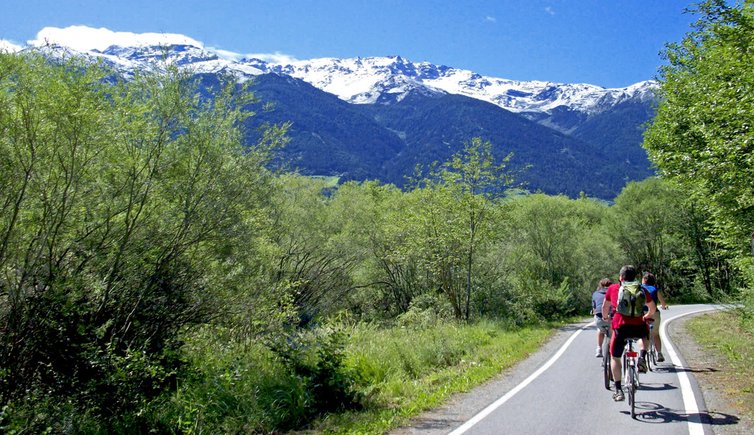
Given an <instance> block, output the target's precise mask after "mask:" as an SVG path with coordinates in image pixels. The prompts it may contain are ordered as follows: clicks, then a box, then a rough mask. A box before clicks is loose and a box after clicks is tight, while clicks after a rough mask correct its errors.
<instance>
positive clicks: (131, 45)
mask: <svg viewBox="0 0 754 435" xmlns="http://www.w3.org/2000/svg"><path fill="white" fill-rule="evenodd" d="M43 32H44V33H43ZM43 32H40V33H43V35H41V36H38V38H37V39H36V40H34V41H30V42H31V45H34V46H38V47H39V46H43V45H49V44H57V45H62V46H66V47H68V48H70V49H73V50H76V51H79V52H82V53H83V54H86V55H89V56H93V57H96V58H102V59H103V60H105V61H107V62H108V63H111V64H112V65H114V66H116V67H118V68H120V69H123V70H136V69H144V68H149V67H154V66H156V65H159V64H160V63H161V62H165V63H168V64H176V65H180V66H183V67H187V68H191V69H192V70H193V71H195V72H198V73H216V72H219V71H222V70H225V71H230V72H233V73H234V74H236V75H237V76H238V77H239V79H240V80H246V79H248V78H250V77H253V76H255V75H259V74H264V73H270V72H274V73H278V74H284V75H289V76H292V77H295V78H299V79H302V80H304V81H306V82H308V83H310V84H311V85H313V86H314V87H316V88H318V89H321V90H323V91H325V92H328V93H331V94H334V95H336V96H338V97H339V98H341V99H342V100H344V101H347V102H349V103H354V104H374V103H379V102H391V101H392V102H394V101H400V100H401V99H403V98H404V97H405V95H406V93H408V92H411V91H421V92H424V93H439V92H445V93H449V94H456V95H464V96H467V97H471V98H475V99H478V100H482V101H487V102H489V103H492V104H495V105H497V106H499V107H502V108H504V109H506V110H509V111H512V112H516V113H524V114H550V113H552V111H553V110H555V109H557V108H561V109H562V108H567V109H569V110H572V111H577V112H580V113H584V114H587V115H592V114H596V113H601V112H603V111H605V110H607V109H610V108H611V107H614V106H615V105H617V104H620V103H622V102H624V101H628V100H638V101H646V100H648V99H651V98H652V97H653V95H652V91H653V89H654V88H655V86H656V85H655V83H654V82H652V81H643V82H639V83H636V84H633V85H631V86H628V87H625V88H613V89H606V88H603V87H600V86H596V85H591V84H568V83H553V82H546V81H515V80H508V79H505V78H497V77H489V76H482V75H480V74H477V73H475V72H473V71H469V70H465V69H460V68H456V67H450V66H444V65H434V64H432V63H429V62H412V61H410V60H408V59H405V58H403V57H401V56H387V57H364V58H361V57H357V58H349V59H337V58H320V59H311V60H301V61H294V62H289V63H279V62H275V63H273V62H268V61H265V60H261V59H257V58H250V57H242V56H240V55H236V54H233V53H227V52H223V51H222V50H215V49H212V48H206V47H204V46H203V44H202V43H201V42H199V41H196V40H194V39H192V38H190V37H187V36H184V35H176V34H152V33H145V34H131V33H127V32H111V31H109V30H107V29H93V28H88V27H85V26H73V27H70V28H67V29H57V28H46V29H44V31H43ZM72 35H75V36H76V37H75V38H74V37H73V36H72Z"/></svg>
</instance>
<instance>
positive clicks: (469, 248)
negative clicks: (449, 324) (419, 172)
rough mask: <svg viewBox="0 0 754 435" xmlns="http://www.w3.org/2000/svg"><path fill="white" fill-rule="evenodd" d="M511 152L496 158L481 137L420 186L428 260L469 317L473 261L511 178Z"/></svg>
mask: <svg viewBox="0 0 754 435" xmlns="http://www.w3.org/2000/svg"><path fill="white" fill-rule="evenodd" d="M511 157H512V155H510V154H509V155H508V156H506V157H505V158H503V159H500V160H498V163H496V161H495V157H494V156H493V155H492V144H491V143H490V142H489V141H483V140H482V139H480V138H473V139H472V140H471V141H469V142H467V143H466V145H465V146H464V149H463V150H462V151H461V152H459V153H457V154H455V155H453V156H452V157H451V159H450V160H449V161H447V162H445V163H443V164H442V165H440V166H439V167H437V168H434V169H432V170H431V171H430V174H429V176H428V177H427V178H425V179H423V180H422V183H423V185H424V187H423V188H421V189H419V190H418V191H417V193H418V195H419V197H420V200H419V206H418V207H417V208H416V209H415V210H416V214H415V215H414V219H413V220H414V222H416V224H417V225H418V226H419V227H420V228H422V229H423V230H422V231H423V238H422V240H423V241H424V242H425V243H426V244H425V245H424V249H426V256H425V258H426V261H427V262H428V264H427V265H428V267H429V269H430V270H432V272H433V274H434V276H435V277H436V279H437V282H438V284H439V288H440V289H441V290H442V292H443V293H445V294H446V295H447V296H448V297H449V298H450V301H451V303H452V304H453V308H454V310H455V314H456V316H457V317H459V318H464V319H466V320H468V319H469V316H470V303H471V294H472V288H473V285H474V266H475V262H476V258H477V255H478V250H479V249H480V247H481V246H483V245H484V244H486V243H488V242H489V236H490V230H491V228H492V225H491V224H492V222H493V218H494V216H493V211H494V210H495V208H494V206H493V199H494V198H495V197H496V196H499V195H502V193H503V192H504V189H505V188H506V187H507V186H509V185H510V184H512V182H513V175H512V173H511V172H509V171H507V170H506V165H507V163H508V162H509V160H510V159H511Z"/></svg>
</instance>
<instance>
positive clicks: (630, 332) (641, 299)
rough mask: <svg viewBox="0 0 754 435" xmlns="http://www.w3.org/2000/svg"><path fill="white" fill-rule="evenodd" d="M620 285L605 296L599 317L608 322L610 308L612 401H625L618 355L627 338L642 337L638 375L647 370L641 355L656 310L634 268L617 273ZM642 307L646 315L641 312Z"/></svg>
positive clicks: (609, 288)
mask: <svg viewBox="0 0 754 435" xmlns="http://www.w3.org/2000/svg"><path fill="white" fill-rule="evenodd" d="M619 278H620V282H619V283H615V284H612V285H611V286H610V287H608V289H607V292H606V293H605V302H604V303H603V304H602V317H603V318H605V319H607V318H608V317H609V315H610V308H611V307H612V309H613V315H612V324H611V326H612V328H613V336H612V339H611V340H610V356H611V357H612V358H611V359H610V366H611V369H612V371H613V379H614V380H615V393H614V394H613V400H615V401H616V402H618V401H621V400H624V399H625V396H624V394H623V389H622V386H621V356H622V355H623V348H624V346H625V343H626V340H627V339H629V338H641V340H642V343H643V347H642V351H641V357H640V358H639V362H638V368H639V372H646V371H647V364H646V362H645V360H644V355H645V354H646V352H647V351H646V349H647V339H648V338H649V327H648V326H647V323H646V322H647V320H648V319H651V318H652V317H653V316H654V313H655V311H656V310H657V307H656V305H655V302H654V300H652V296H651V295H650V294H649V292H648V291H647V290H646V289H645V288H644V287H642V285H641V282H640V281H638V280H637V278H638V277H637V271H636V268H635V267H634V266H630V265H626V266H623V267H622V268H621V270H620V277H619ZM644 305H646V306H647V307H648V309H649V310H648V312H647V313H646V314H645V313H644Z"/></svg>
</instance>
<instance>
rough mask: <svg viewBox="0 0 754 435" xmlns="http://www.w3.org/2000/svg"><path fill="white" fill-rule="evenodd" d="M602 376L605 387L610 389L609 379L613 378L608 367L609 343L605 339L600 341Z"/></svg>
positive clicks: (611, 371)
mask: <svg viewBox="0 0 754 435" xmlns="http://www.w3.org/2000/svg"><path fill="white" fill-rule="evenodd" d="M602 377H603V379H604V381H605V389H606V390H609V389H610V381H612V380H613V370H612V369H611V368H610V345H609V344H608V343H607V340H605V342H604V343H602Z"/></svg>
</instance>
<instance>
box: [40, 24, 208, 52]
mask: <svg viewBox="0 0 754 435" xmlns="http://www.w3.org/2000/svg"><path fill="white" fill-rule="evenodd" d="M28 43H29V44H30V45H34V46H41V45H45V44H48V43H49V44H58V45H62V46H65V47H69V48H72V49H74V50H78V51H86V50H105V49H106V48H107V47H110V46H111V45H119V46H131V47H133V46H137V47H142V46H149V45H171V44H187V45H193V46H195V47H199V48H204V44H202V43H201V42H199V41H197V40H195V39H192V38H189V37H188V36H184V35H179V34H176V33H131V32H113V31H112V30H109V29H106V28H104V27H100V28H99V29H95V28H93V27H88V26H70V27H66V28H64V29H61V28H58V27H45V28H44V29H42V30H40V31H39V33H37V39H34V40H31V41H29V42H28Z"/></svg>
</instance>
